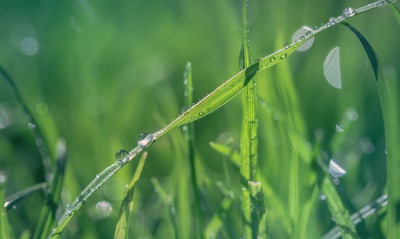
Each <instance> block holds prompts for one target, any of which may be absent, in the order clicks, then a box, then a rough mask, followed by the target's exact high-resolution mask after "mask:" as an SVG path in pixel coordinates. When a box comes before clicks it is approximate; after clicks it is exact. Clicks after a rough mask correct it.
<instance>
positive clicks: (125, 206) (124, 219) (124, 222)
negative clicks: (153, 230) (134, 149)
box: [114, 152, 147, 239]
mask: <svg viewBox="0 0 400 239" xmlns="http://www.w3.org/2000/svg"><path fill="white" fill-rule="evenodd" d="M146 159H147V152H144V153H143V155H142V157H141V158H140V160H139V164H138V166H137V168H136V170H135V173H134V175H133V178H132V180H131V182H130V183H129V185H128V187H127V189H126V192H125V196H124V199H123V200H122V203H121V208H120V210H119V216H118V221H117V225H116V227H115V233H114V238H116V239H122V238H129V236H128V235H129V233H128V232H129V230H128V225H129V214H130V213H131V211H132V209H133V195H134V192H135V186H136V183H137V182H138V181H139V178H140V175H141V174H142V171H143V167H144V164H145V162H146Z"/></svg>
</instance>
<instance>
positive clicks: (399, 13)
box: [390, 4, 400, 24]
mask: <svg viewBox="0 0 400 239" xmlns="http://www.w3.org/2000/svg"><path fill="white" fill-rule="evenodd" d="M390 8H391V9H392V11H393V14H394V16H395V17H396V20H397V22H398V23H399V24H400V9H399V8H398V7H397V6H396V5H394V4H390Z"/></svg>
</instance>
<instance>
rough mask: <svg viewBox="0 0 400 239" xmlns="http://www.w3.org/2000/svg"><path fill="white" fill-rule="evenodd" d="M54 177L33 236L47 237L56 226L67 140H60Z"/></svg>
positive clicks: (62, 184) (62, 185)
mask: <svg viewBox="0 0 400 239" xmlns="http://www.w3.org/2000/svg"><path fill="white" fill-rule="evenodd" d="M56 163H57V164H56V171H55V174H54V179H53V180H52V182H51V186H50V193H48V194H47V195H46V197H47V198H46V203H45V205H44V206H43V209H42V212H41V213H40V217H39V222H38V225H37V227H36V230H35V234H34V236H33V238H37V239H38V238H42V239H44V238H47V237H48V236H49V234H50V232H51V229H52V228H53V226H54V223H55V220H56V218H55V217H56V212H57V208H58V205H59V204H60V200H61V193H62V189H63V187H64V173H65V168H66V163H67V154H66V147H65V141H63V140H60V141H59V142H58V144H57V161H56Z"/></svg>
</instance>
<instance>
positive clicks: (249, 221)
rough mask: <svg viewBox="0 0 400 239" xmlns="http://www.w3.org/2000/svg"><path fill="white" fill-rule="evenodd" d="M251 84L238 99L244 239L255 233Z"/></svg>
mask: <svg viewBox="0 0 400 239" xmlns="http://www.w3.org/2000/svg"><path fill="white" fill-rule="evenodd" d="M247 22H248V20H247V0H243V1H242V32H243V42H242V49H241V51H240V53H241V54H240V56H239V58H240V59H239V62H241V63H242V64H243V65H241V66H240V67H241V68H242V69H245V68H247V67H249V66H250V62H251V60H250V52H249V41H248V35H247V34H248V29H247ZM256 102H257V100H256V93H255V84H254V81H249V82H248V84H247V85H246V87H245V90H244V92H243V96H242V124H241V134H240V155H241V162H240V184H241V188H242V198H241V200H242V208H241V212H242V220H243V222H242V225H243V237H244V238H256V237H257V234H255V233H257V231H258V221H253V219H254V220H256V219H257V216H255V215H253V214H255V212H254V211H253V210H252V207H251V197H250V188H249V182H250V181H255V180H256V172H257V127H258V123H257V111H256Z"/></svg>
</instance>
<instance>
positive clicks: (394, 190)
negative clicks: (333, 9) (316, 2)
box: [342, 22, 400, 238]
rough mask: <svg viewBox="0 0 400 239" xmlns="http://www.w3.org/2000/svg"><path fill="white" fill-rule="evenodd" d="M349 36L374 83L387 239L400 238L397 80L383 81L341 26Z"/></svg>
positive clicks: (373, 58) (375, 62)
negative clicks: (378, 104)
mask: <svg viewBox="0 0 400 239" xmlns="http://www.w3.org/2000/svg"><path fill="white" fill-rule="evenodd" d="M342 24H343V25H344V26H345V27H346V28H348V29H349V30H350V31H351V32H353V33H354V34H355V35H356V37H357V38H358V40H359V41H360V42H361V44H362V46H363V47H364V50H365V52H366V53H367V56H368V59H369V61H370V63H371V66H372V69H373V71H374V75H375V78H376V81H377V86H378V91H379V96H380V101H381V105H382V113H383V120H384V128H385V140H386V168H387V192H388V211H387V219H388V225H387V237H388V238H398V237H400V215H399V212H398V206H397V205H399V204H400V188H399V186H398V183H399V182H400V175H399V173H398V172H399V171H400V148H399V145H400V133H399V132H400V110H399V103H400V101H399V93H400V92H399V84H398V82H397V81H398V79H396V78H395V77H393V78H390V79H388V78H386V77H385V76H384V74H383V67H382V64H381V62H380V60H379V58H378V56H377V54H376V52H375V50H374V49H373V48H372V46H371V44H370V43H369V42H368V41H367V39H366V38H365V37H364V36H363V35H362V34H361V33H360V32H359V31H358V30H357V29H356V28H354V27H353V26H352V25H350V24H349V23H347V22H343V23H342Z"/></svg>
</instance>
